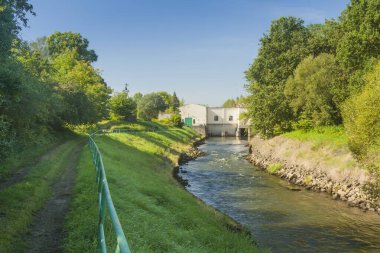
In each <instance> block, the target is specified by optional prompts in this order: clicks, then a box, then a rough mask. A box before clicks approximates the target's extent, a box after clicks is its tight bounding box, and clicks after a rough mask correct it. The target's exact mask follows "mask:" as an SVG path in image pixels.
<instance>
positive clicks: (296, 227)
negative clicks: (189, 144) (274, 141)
mask: <svg viewBox="0 0 380 253" xmlns="http://www.w3.org/2000/svg"><path fill="white" fill-rule="evenodd" d="M247 143H248V142H247V141H246V140H239V139H236V138H209V139H207V140H206V143H205V144H204V145H201V146H200V147H199V149H200V150H202V151H204V152H206V153H207V155H206V156H204V157H199V158H197V159H196V160H194V161H190V162H189V163H187V164H185V165H183V166H182V169H181V172H180V176H181V177H182V178H184V179H186V180H188V182H189V186H187V187H186V188H187V190H188V191H189V192H191V193H192V194H194V195H195V196H197V197H198V198H200V199H202V200H203V201H204V202H205V203H207V204H209V205H211V206H213V207H215V208H217V209H219V210H220V211H222V212H224V213H225V214H227V215H229V216H230V217H232V218H233V219H235V220H237V221H238V222H239V223H241V224H243V225H245V226H246V227H247V228H248V229H250V231H251V233H252V236H253V238H254V240H255V241H256V242H257V244H258V245H259V246H260V247H262V248H267V249H270V250H271V252H274V253H276V252H380V216H379V215H377V214H375V213H374V212H367V213H363V211H361V210H360V209H358V208H350V207H348V206H347V205H346V203H344V202H342V201H335V200H332V199H331V196H329V195H328V194H325V193H315V192H312V191H308V190H305V189H302V190H301V191H292V190H290V189H291V188H292V187H293V186H292V185H291V184H290V183H288V182H286V181H284V180H281V179H279V178H277V177H275V176H272V175H269V174H268V173H266V172H264V171H260V170H258V169H257V168H255V167H254V166H253V165H252V164H250V163H249V162H248V161H246V160H245V159H244V156H245V155H247V154H248V147H247V146H246V144H247Z"/></svg>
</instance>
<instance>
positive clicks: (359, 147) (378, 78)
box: [342, 60, 380, 157]
mask: <svg viewBox="0 0 380 253" xmlns="http://www.w3.org/2000/svg"><path fill="white" fill-rule="evenodd" d="M364 80H365V83H366V84H365V86H364V89H363V90H362V91H361V92H360V93H358V94H356V95H354V96H352V97H351V98H350V99H348V100H347V101H345V103H344V104H343V110H342V114H343V119H344V127H345V129H346V131H347V136H348V139H349V146H350V149H351V150H352V151H353V152H354V153H355V154H357V155H358V156H359V157H363V156H365V155H366V154H367V152H368V150H369V149H370V148H371V147H372V146H374V145H375V146H378V147H379V146H380V120H379V119H380V95H379V94H380V60H378V61H377V64H376V65H375V67H374V68H373V69H372V71H370V72H369V73H367V74H366V75H365V78H364Z"/></svg>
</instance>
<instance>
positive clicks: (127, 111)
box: [109, 90, 137, 119]
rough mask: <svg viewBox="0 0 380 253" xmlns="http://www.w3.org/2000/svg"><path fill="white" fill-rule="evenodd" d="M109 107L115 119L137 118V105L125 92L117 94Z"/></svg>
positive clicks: (112, 98)
mask: <svg viewBox="0 0 380 253" xmlns="http://www.w3.org/2000/svg"><path fill="white" fill-rule="evenodd" d="M109 106H110V110H111V116H113V117H116V118H122V119H131V118H136V107H137V105H136V103H135V101H134V100H133V99H132V98H131V97H129V96H128V93H127V92H126V91H125V90H123V91H122V92H119V93H115V94H114V95H113V96H112V97H111V99H110V103H109Z"/></svg>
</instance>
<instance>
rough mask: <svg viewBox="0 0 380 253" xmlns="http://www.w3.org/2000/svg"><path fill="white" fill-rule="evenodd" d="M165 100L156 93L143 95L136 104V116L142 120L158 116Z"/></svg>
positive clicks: (162, 109) (163, 107) (164, 106)
mask: <svg viewBox="0 0 380 253" xmlns="http://www.w3.org/2000/svg"><path fill="white" fill-rule="evenodd" d="M166 108H167V107H166V104H165V101H164V100H163V99H162V96H160V95H159V94H157V93H150V94H146V95H144V96H143V97H142V98H141V100H140V102H139V103H138V104H137V116H138V117H139V118H140V119H143V120H152V119H153V118H157V117H158V113H159V112H160V111H164V110H165V109H166Z"/></svg>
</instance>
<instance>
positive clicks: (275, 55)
mask: <svg viewBox="0 0 380 253" xmlns="http://www.w3.org/2000/svg"><path fill="white" fill-rule="evenodd" d="M379 13H380V1H379V0H351V2H350V3H349V4H348V5H347V7H346V9H345V10H343V12H342V13H341V15H340V16H339V18H338V19H337V20H334V19H329V20H325V22H324V23H323V24H310V25H305V24H304V21H303V20H302V19H300V18H296V17H281V18H279V19H277V20H274V21H272V23H271V26H270V29H269V31H268V33H267V34H264V35H263V37H262V38H261V40H260V48H259V51H258V55H257V57H256V58H255V59H254V60H253V63H252V64H251V65H250V67H249V68H248V69H247V70H246V71H245V76H246V79H247V81H248V84H247V85H246V88H247V91H248V93H249V95H248V96H247V97H246V98H245V99H244V102H245V104H246V106H247V108H248V110H249V117H250V118H251V119H252V124H253V128H254V130H255V131H256V132H257V133H260V134H261V135H263V136H266V137H271V136H275V135H278V134H281V133H284V132H287V131H291V130H295V129H306V130H307V129H310V128H316V127H319V126H334V125H342V124H343V125H344V127H345V129H346V132H347V135H348V138H349V145H350V148H351V150H352V151H354V152H355V153H356V154H358V155H363V154H365V153H366V152H367V150H368V149H369V148H371V146H373V145H379V144H380V121H379V119H380V93H379V91H380V58H379V56H380V15H379Z"/></svg>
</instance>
